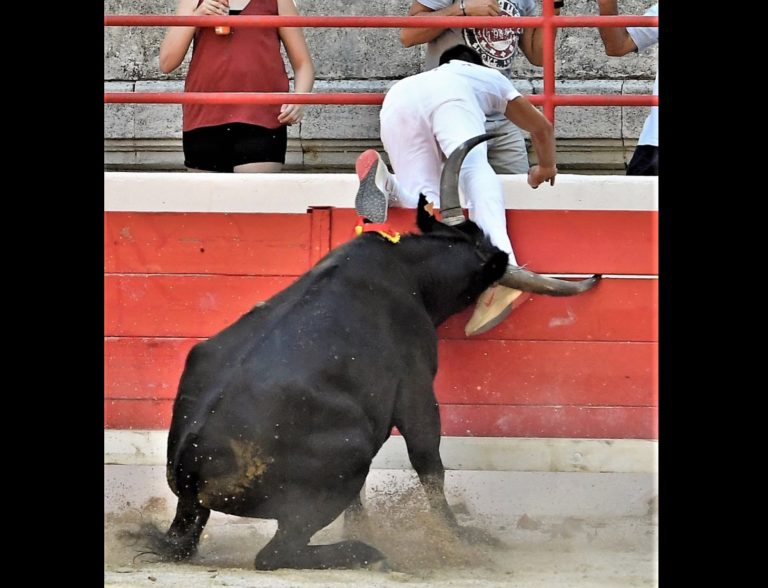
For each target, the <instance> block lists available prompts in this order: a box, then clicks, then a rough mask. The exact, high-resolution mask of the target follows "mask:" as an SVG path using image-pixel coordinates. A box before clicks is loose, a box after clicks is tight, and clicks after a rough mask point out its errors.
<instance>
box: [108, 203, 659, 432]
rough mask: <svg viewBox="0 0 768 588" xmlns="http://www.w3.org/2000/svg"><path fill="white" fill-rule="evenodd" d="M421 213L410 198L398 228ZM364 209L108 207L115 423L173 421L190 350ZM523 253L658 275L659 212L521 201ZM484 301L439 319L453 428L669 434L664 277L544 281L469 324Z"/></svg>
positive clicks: (340, 238)
mask: <svg viewBox="0 0 768 588" xmlns="http://www.w3.org/2000/svg"><path fill="white" fill-rule="evenodd" d="M413 216H414V212H413V211H410V210H402V209H394V210H392V211H390V221H391V222H392V224H393V225H395V227H396V228H397V229H398V230H401V231H415V230H416V228H415V226H414V224H413ZM354 222H355V216H354V211H352V210H348V209H322V208H319V209H312V210H310V211H309V212H308V213H306V214H225V213H135V212H109V213H105V231H104V239H105V242H104V246H105V247H104V248H105V278H104V280H105V297H106V299H105V321H104V322H105V340H104V344H105V355H104V365H105V374H106V378H105V390H104V398H105V426H106V427H107V428H116V429H130V428H134V429H156V428H160V429H162V428H167V427H168V425H169V423H170V417H171V406H172V403H173V398H174V396H175V394H176V386H177V384H178V381H179V377H180V375H181V371H182V368H183V365H184V359H185V357H186V354H187V352H188V351H189V349H190V348H191V347H192V346H193V345H194V344H195V343H196V342H197V341H199V340H201V339H204V338H206V337H209V336H211V335H213V334H214V333H216V332H217V331H219V330H220V329H222V328H223V327H225V326H227V325H228V324H230V323H231V322H232V321H234V320H235V319H237V318H238V317H239V316H240V315H242V314H243V313H245V312H246V311H248V310H250V309H251V308H252V307H253V306H254V305H255V304H256V303H258V302H260V301H263V300H266V299H267V298H269V297H270V296H272V295H273V294H275V293H276V292H278V291H279V290H281V289H282V288H284V287H285V286H287V285H288V284H290V283H291V282H293V280H294V279H295V278H296V277H297V276H298V275H300V274H301V273H303V272H304V271H305V270H307V269H308V268H309V267H311V266H312V265H313V264H314V263H315V262H316V261H317V260H318V259H320V258H321V257H322V256H323V255H325V253H327V252H328V251H329V250H330V248H331V247H335V246H337V245H339V244H340V243H343V242H344V241H346V240H348V239H350V238H353V236H354V235H353V226H354ZM507 222H508V225H509V231H510V235H512V240H513V243H514V246H515V253H516V255H517V258H518V260H520V261H521V262H523V263H526V264H527V265H528V266H529V267H530V268H531V269H533V270H535V271H538V272H543V273H604V274H627V275H655V274H656V273H657V271H658V270H657V265H656V259H657V255H656V244H657V213H655V212H631V211H561V210H558V211H540V210H523V211H507ZM470 315H471V309H468V310H466V311H465V312H463V313H461V314H459V315H456V316H454V317H452V318H451V319H450V320H449V321H447V322H446V323H445V324H444V325H443V326H442V327H441V328H440V330H439V334H440V339H441V340H440V347H439V360H440V371H439V373H438V376H437V380H436V382H435V388H436V393H437V397H438V399H439V401H440V403H441V413H442V417H443V432H444V434H446V435H456V436H511V437H571V438H642V439H655V438H657V406H658V402H657V376H656V374H657V370H656V356H657V330H656V324H657V282H656V280H648V279H639V278H636V279H621V280H612V279H606V280H603V282H602V283H601V284H600V285H599V286H598V287H597V288H596V289H595V290H593V291H591V292H588V293H587V294H584V295H581V296H576V297H572V298H552V297H547V296H534V297H532V298H531V299H530V300H528V301H527V302H526V303H525V304H523V305H522V306H521V307H520V308H518V309H517V310H515V311H514V313H513V314H512V315H510V317H509V318H508V319H507V320H506V321H505V322H504V323H503V324H502V325H500V326H499V327H497V328H496V329H493V330H491V331H490V332H488V333H486V334H484V335H481V336H478V337H473V338H466V337H465V336H464V334H463V327H464V324H465V323H466V321H467V320H468V319H469V316H470Z"/></svg>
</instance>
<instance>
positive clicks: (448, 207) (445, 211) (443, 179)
mask: <svg viewBox="0 0 768 588" xmlns="http://www.w3.org/2000/svg"><path fill="white" fill-rule="evenodd" d="M501 134H502V133H484V134H482V135H478V136H477V137H472V138H471V139H467V140H466V141H464V142H463V143H462V144H461V145H459V146H458V147H456V149H454V150H453V153H451V156H450V157H449V158H448V161H446V162H445V166H443V173H442V174H441V175H440V216H441V217H442V218H443V222H444V223H445V224H446V225H458V224H459V223H463V222H464V221H465V220H467V219H465V218H464V212H463V211H462V209H461V202H460V201H459V172H460V171H461V164H462V163H463V162H464V158H465V157H466V156H467V153H469V150H470V149H472V147H474V146H475V145H478V144H480V143H482V142H483V141H487V140H488V139H493V138H494V137H500V136H501Z"/></svg>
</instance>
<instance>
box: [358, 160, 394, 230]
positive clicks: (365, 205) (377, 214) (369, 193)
mask: <svg viewBox="0 0 768 588" xmlns="http://www.w3.org/2000/svg"><path fill="white" fill-rule="evenodd" d="M355 171H356V172H357V177H358V178H359V179H360V187H359V188H358V190H357V196H356V197H355V211H356V212H357V214H358V216H363V217H365V218H367V219H368V220H369V221H371V222H372V223H383V222H384V221H386V220H387V208H388V206H389V194H391V193H393V192H394V179H393V178H392V175H391V174H390V173H389V170H388V169H387V166H386V164H385V163H384V161H383V160H382V159H381V156H380V155H379V154H378V152H377V151H376V150H374V149H368V150H366V151H363V152H362V153H361V154H360V156H359V157H358V158H357V161H356V162H355Z"/></svg>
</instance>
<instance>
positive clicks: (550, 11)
mask: <svg viewBox="0 0 768 588" xmlns="http://www.w3.org/2000/svg"><path fill="white" fill-rule="evenodd" d="M541 7H542V15H543V16H544V25H543V26H542V32H543V33H544V39H543V42H544V46H543V55H542V59H543V61H544V116H546V117H547V118H548V119H549V122H551V123H552V124H553V125H554V124H555V103H554V102H553V101H552V98H554V96H555V27H554V26H553V22H552V19H553V18H554V16H555V7H554V4H553V3H552V2H548V1H547V0H544V2H542V3H541Z"/></svg>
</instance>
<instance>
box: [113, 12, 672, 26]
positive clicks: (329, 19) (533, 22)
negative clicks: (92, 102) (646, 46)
mask: <svg viewBox="0 0 768 588" xmlns="http://www.w3.org/2000/svg"><path fill="white" fill-rule="evenodd" d="M502 21H503V22H502ZM544 21H545V18H544V17H542V16H522V17H517V16H508V17H498V16H242V15H238V16H176V15H144V14H141V15H139V14H119V15H118V14H112V15H105V16H104V26H108V27H117V26H145V27H159V26H198V27H200V26H206V27H217V26H224V25H229V26H233V27H234V26H238V27H263V28H268V27H316V28H327V27H344V28H398V29H399V28H495V29H501V28H517V27H522V28H530V27H540V26H542V25H543V24H544ZM552 26H554V27H557V28H561V27H564V28H567V27H629V26H634V27H642V26H646V27H658V26H659V17H658V16H555V17H552Z"/></svg>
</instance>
